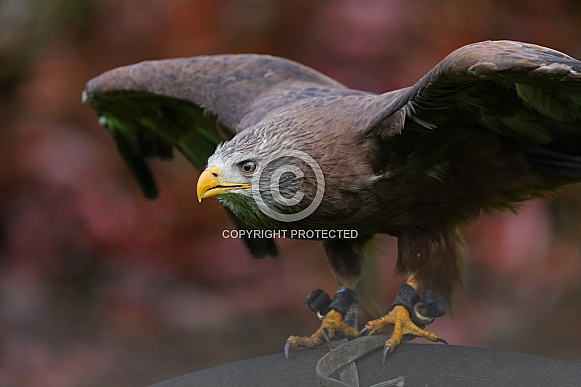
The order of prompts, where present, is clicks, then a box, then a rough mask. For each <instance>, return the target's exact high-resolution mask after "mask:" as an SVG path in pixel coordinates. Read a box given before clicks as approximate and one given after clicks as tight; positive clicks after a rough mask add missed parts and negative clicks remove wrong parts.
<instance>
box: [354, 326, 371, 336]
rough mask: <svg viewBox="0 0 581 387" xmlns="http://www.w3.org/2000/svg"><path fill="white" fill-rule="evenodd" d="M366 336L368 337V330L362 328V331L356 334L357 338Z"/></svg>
mask: <svg viewBox="0 0 581 387" xmlns="http://www.w3.org/2000/svg"><path fill="white" fill-rule="evenodd" d="M368 335H369V329H367V328H363V329H362V330H360V331H359V333H358V334H357V337H361V336H368Z"/></svg>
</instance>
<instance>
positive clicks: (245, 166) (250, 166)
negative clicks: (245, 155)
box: [240, 160, 256, 174]
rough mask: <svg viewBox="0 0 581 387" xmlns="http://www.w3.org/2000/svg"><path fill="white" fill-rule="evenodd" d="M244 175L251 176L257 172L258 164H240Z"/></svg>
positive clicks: (252, 162)
mask: <svg viewBox="0 0 581 387" xmlns="http://www.w3.org/2000/svg"><path fill="white" fill-rule="evenodd" d="M240 170H241V171H242V173H245V174H250V173H252V172H254V171H255V170H256V162H254V161H251V160H248V161H243V162H241V163H240Z"/></svg>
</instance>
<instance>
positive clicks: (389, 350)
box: [381, 344, 395, 366]
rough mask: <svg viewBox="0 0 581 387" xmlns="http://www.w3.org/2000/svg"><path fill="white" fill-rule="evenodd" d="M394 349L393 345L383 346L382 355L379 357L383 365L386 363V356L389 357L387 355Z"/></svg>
mask: <svg viewBox="0 0 581 387" xmlns="http://www.w3.org/2000/svg"><path fill="white" fill-rule="evenodd" d="M394 349H395V347H394V346H390V345H387V344H386V345H385V346H384V347H383V356H382V357H381V362H382V364H383V365H384V366H385V363H387V358H388V357H389V355H391V353H392V352H393V350H394Z"/></svg>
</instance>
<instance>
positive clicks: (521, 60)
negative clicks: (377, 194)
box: [366, 41, 581, 177]
mask: <svg viewBox="0 0 581 387" xmlns="http://www.w3.org/2000/svg"><path fill="white" fill-rule="evenodd" d="M386 96H389V97H390V101H391V103H390V104H389V106H388V108H387V109H384V111H383V112H381V113H380V114H378V115H377V116H376V117H375V119H374V120H373V121H372V124H371V125H370V126H369V127H368V128H367V132H366V133H367V134H368V135H369V134H371V135H373V134H377V135H381V136H382V137H384V138H390V137H394V135H396V134H401V135H402V136H401V137H407V140H408V141H407V143H406V144H405V145H404V148H405V146H408V149H406V152H407V158H408V159H414V158H416V159H417V160H414V162H415V164H416V165H420V164H423V165H425V166H426V168H428V166H429V165H437V164H438V161H440V160H441V159H442V158H444V157H445V155H446V151H447V149H450V148H452V147H453V146H454V142H455V141H456V142H458V141H459V140H461V139H462V138H463V137H465V136H468V135H469V133H470V131H473V130H474V129H478V130H482V129H484V130H485V131H487V132H488V133H494V134H496V135H497V136H498V137H502V138H505V139H510V140H511V141H514V142H515V143H519V144H523V145H529V146H530V149H531V151H530V153H529V154H528V155H526V156H527V160H528V161H530V162H531V163H533V164H534V166H535V167H536V168H537V169H538V170H542V171H545V172H552V173H560V174H565V175H566V174H569V175H574V176H577V177H578V176H581V62H580V61H578V60H576V59H574V58H572V57H570V56H567V55H565V54H563V53H561V52H558V51H555V50H552V49H549V48H545V47H541V46H537V45H533V44H525V43H519V42H513V41H487V42H481V43H475V44H471V45H468V46H465V47H462V48H460V49H458V50H456V51H454V52H452V53H451V54H450V55H448V56H447V57H446V58H445V59H444V60H443V61H442V62H440V63H439V64H438V65H437V66H436V67H434V68H433V69H432V70H431V71H429V72H428V73H427V74H426V75H425V76H424V77H423V78H422V79H421V80H420V81H419V82H418V83H416V84H415V85H414V86H412V87H410V88H407V89H402V90H398V91H394V92H391V93H387V94H386ZM395 137H398V136H395Z"/></svg>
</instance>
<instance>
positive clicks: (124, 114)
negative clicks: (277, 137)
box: [83, 55, 347, 199]
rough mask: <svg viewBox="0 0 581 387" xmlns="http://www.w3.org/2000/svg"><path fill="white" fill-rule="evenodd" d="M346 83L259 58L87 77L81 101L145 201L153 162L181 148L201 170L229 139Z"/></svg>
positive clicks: (172, 63) (151, 190) (213, 59)
mask: <svg viewBox="0 0 581 387" xmlns="http://www.w3.org/2000/svg"><path fill="white" fill-rule="evenodd" d="M336 89H344V90H347V89H345V88H344V86H343V85H341V84H339V83H337V82H335V81H333V80H332V79H330V78H328V77H326V76H324V75H322V74H320V73H318V72H316V71H315V70H312V69H310V68H308V67H305V66H302V65H300V64H298V63H295V62H292V61H289V60H285V59H281V58H275V57H270V56H261V55H221V56H207V57H194V58H182V59H168V60H159V61H148V62H142V63H138V64H135V65H130V66H126V67H120V68H117V69H114V70H111V71H109V72H106V73H104V74H102V75H100V76H98V77H96V78H94V79H92V80H90V81H89V82H88V83H87V85H86V88H85V92H84V93H83V98H84V100H86V101H87V102H88V103H89V105H90V106H91V107H92V108H93V109H94V110H95V111H96V112H97V114H98V115H99V117H100V122H101V123H102V124H103V125H104V126H106V127H107V128H108V129H109V131H110V132H111V134H112V136H113V138H114V139H115V141H116V142H117V145H118V148H119V151H120V153H121V155H122V156H123V158H124V160H125V162H126V163H127V165H128V166H129V168H130V169H131V171H132V172H133V174H134V175H135V177H136V178H137V181H138V182H139V185H140V187H141V190H142V191H143V193H144V195H145V196H146V197H148V198H152V199H153V198H155V197H157V195H158V190H157V187H156V184H155V181H154V179H153V176H152V174H151V171H150V169H149V166H148V164H147V159H148V158H155V157H159V158H163V159H167V158H171V156H172V154H173V149H174V148H177V149H178V150H179V151H181V152H182V153H183V154H184V155H185V156H186V158H187V159H188V160H190V161H191V162H192V163H193V164H194V165H195V166H196V167H197V168H198V169H203V168H204V167H205V166H206V161H207V159H208V157H210V156H211V155H212V154H213V153H214V150H215V148H216V145H217V144H219V143H220V142H222V141H224V140H228V139H230V138H232V137H233V136H234V135H235V134H236V133H238V132H240V131H242V130H244V129H246V128H248V127H250V126H252V125H253V124H255V123H257V122H259V121H260V120H261V119H262V118H263V117H264V116H265V115H267V114H269V113H270V112H272V111H274V110H276V109H278V108H281V107H284V106H285V105H287V104H289V103H292V102H294V101H297V100H299V99H302V98H305V97H309V96H315V95H324V94H326V93H331V92H332V90H336Z"/></svg>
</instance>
